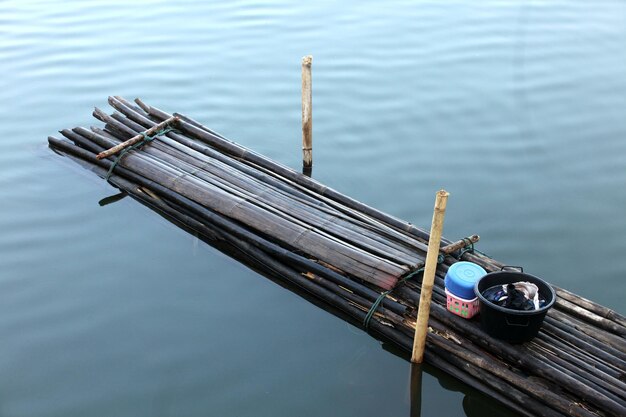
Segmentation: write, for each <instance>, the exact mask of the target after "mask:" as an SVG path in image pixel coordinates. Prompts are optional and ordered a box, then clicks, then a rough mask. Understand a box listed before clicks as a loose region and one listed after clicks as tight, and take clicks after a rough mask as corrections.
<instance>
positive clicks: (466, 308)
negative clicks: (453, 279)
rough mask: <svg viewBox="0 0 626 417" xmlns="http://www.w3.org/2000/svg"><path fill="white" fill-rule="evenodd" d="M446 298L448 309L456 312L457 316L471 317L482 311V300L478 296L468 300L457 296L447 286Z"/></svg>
mask: <svg viewBox="0 0 626 417" xmlns="http://www.w3.org/2000/svg"><path fill="white" fill-rule="evenodd" d="M446 299H447V303H446V304H447V307H448V311H450V312H451V313H453V314H456V315H457V316H461V317H463V318H464V319H471V318H472V317H474V316H475V315H476V314H478V312H479V311H480V302H479V301H478V297H475V298H473V299H471V300H466V299H464V298H461V297H457V296H456V295H454V294H452V293H451V292H450V291H448V289H447V288H446Z"/></svg>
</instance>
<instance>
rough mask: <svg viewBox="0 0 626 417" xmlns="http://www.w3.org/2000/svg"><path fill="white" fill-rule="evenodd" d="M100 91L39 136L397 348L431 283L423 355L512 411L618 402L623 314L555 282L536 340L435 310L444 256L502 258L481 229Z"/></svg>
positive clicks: (603, 407)
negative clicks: (371, 194) (377, 198)
mask: <svg viewBox="0 0 626 417" xmlns="http://www.w3.org/2000/svg"><path fill="white" fill-rule="evenodd" d="M109 104H110V105H111V106H112V107H113V108H114V109H115V111H114V112H112V114H108V113H106V112H104V111H102V110H99V109H96V110H95V111H94V116H95V117H96V118H97V119H98V120H100V121H102V122H103V123H104V125H103V126H102V127H92V128H90V129H88V128H82V127H76V128H74V129H64V130H62V131H61V134H62V135H63V136H64V137H65V139H57V138H54V137H49V138H48V141H49V144H50V147H51V148H52V149H53V150H54V151H56V152H58V153H60V154H62V155H66V156H68V157H70V158H71V159H73V160H75V161H77V162H79V163H81V164H83V165H85V166H86V167H88V168H89V169H91V170H92V171H94V172H95V173H97V174H98V175H99V176H101V177H103V178H105V177H106V178H108V180H109V182H110V183H111V184H112V185H114V186H115V187H117V188H119V189H120V190H121V191H124V192H125V193H127V194H128V195H130V196H132V197H133V198H134V199H136V200H138V201H139V202H141V203H142V204H145V205H147V206H148V207H150V208H151V209H153V210H155V211H156V212H158V213H159V214H161V215H163V216H165V217H166V218H167V219H169V220H171V221H172V222H174V223H175V224H177V225H179V226H181V227H183V228H185V229H186V230H188V231H191V232H193V233H194V234H195V235H197V236H200V237H201V238H202V239H203V240H205V241H206V242H208V243H210V244H212V245H215V246H216V247H218V248H220V250H223V251H225V252H226V253H229V254H230V255H231V256H233V257H234V258H236V259H238V260H241V261H242V262H244V263H246V264H247V265H249V266H250V267H252V268H254V269H255V270H257V271H261V272H262V273H264V274H265V275H266V276H268V277H270V278H271V279H273V280H275V281H277V282H280V283H281V284H283V285H285V286H286V287H287V288H289V289H290V290H292V291H294V292H296V293H298V294H301V295H302V296H303V297H305V298H306V299H308V300H311V301H312V302H314V303H316V304H317V305H319V306H321V307H323V308H326V309H328V310H329V311H331V312H333V313H334V314H337V315H338V316H339V317H341V318H343V319H345V320H348V321H349V322H351V323H353V324H355V325H357V326H363V327H364V328H365V324H364V323H367V324H368V325H367V329H368V331H369V332H370V334H372V335H373V336H375V337H377V338H379V339H381V340H384V341H387V342H390V343H393V344H394V345H396V346H397V347H398V348H400V349H401V350H402V351H404V352H405V353H406V354H407V359H408V357H409V356H408V355H409V354H410V352H411V350H412V347H413V335H414V333H415V328H416V322H417V317H418V312H417V309H416V305H417V301H418V300H419V299H420V297H421V295H422V293H423V292H424V291H426V290H427V288H428V290H429V291H431V303H430V309H429V315H428V320H427V327H426V329H427V331H426V332H425V351H424V361H425V362H427V363H429V364H431V365H433V366H435V367H437V368H439V369H441V370H443V371H445V372H446V373H448V374H450V375H452V376H453V377H455V378H457V379H459V380H460V381H462V382H464V383H465V384H467V385H468V386H471V387H472V388H474V389H476V390H478V391H480V392H482V393H483V394H485V395H487V396H489V397H491V398H493V399H494V400H496V401H498V402H500V403H502V404H504V405H505V406H506V407H508V408H510V409H511V410H513V411H515V412H517V413H518V414H520V415H523V416H548V417H557V416H560V417H563V416H578V417H602V416H623V415H626V318H624V316H623V315H621V314H619V313H618V312H616V311H614V310H611V309H609V308H607V307H604V306H601V305H599V304H597V303H594V302H593V301H591V300H587V299H584V298H582V297H580V296H578V295H576V294H573V293H571V292H569V291H567V290H565V289H561V288H556V287H555V289H556V292H557V295H558V297H557V301H556V303H555V305H554V307H553V308H552V309H551V310H550V311H549V312H548V315H547V317H546V319H545V321H544V323H543V326H542V328H541V330H540V332H539V334H538V335H537V337H536V338H535V339H533V340H532V341H531V342H527V343H524V344H521V345H513V344H509V343H507V342H503V341H501V340H497V339H494V338H492V337H491V336H489V335H488V334H486V333H485V332H484V331H483V330H482V329H481V327H480V325H479V322H478V321H477V320H476V319H472V320H465V319H463V318H461V317H458V316H456V315H453V314H451V313H450V312H448V311H447V309H446V294H445V290H444V277H445V274H446V271H447V270H448V268H449V267H450V266H451V265H453V264H454V263H455V262H458V261H460V260H467V261H472V262H475V263H477V264H478V265H480V266H482V267H483V268H484V269H485V270H487V271H488V272H491V271H497V270H499V269H500V268H501V267H502V266H503V265H502V263H500V262H498V261H497V260H495V259H492V258H490V257H488V256H486V255H484V254H482V253H480V252H478V251H476V252H472V250H471V249H472V246H471V244H472V243H475V242H476V241H478V236H472V237H470V238H466V239H462V240H459V241H458V242H452V241H450V240H447V239H445V238H443V237H441V238H439V237H438V236H436V235H435V233H433V236H432V239H430V238H431V236H430V233H429V232H428V231H426V230H423V229H420V228H418V227H415V226H413V225H411V224H409V223H407V222H404V221H402V220H399V219H397V218H395V217H393V216H390V215H388V214H385V213H383V212H381V211H379V210H376V209H374V208H372V207H369V206H367V205H365V204H363V203H361V202H358V201H356V200H354V199H352V198H350V197H348V196H346V195H344V194H342V193H340V192H338V191H336V190H333V189H332V188H329V187H327V186H325V185H323V184H320V183H318V182H317V181H315V180H313V179H311V178H309V177H307V176H305V175H302V174H301V173H299V172H297V171H294V170H291V169H289V168H287V167H285V166H283V165H280V164H278V163H276V162H274V161H272V160H270V159H268V158H266V157H264V156H263V155H259V154H257V153H255V152H253V151H251V150H249V149H246V148H244V147H242V146H240V145H238V144H236V143H234V142H231V141H229V140H227V139H225V138H224V137H223V136H222V135H220V134H218V133H216V132H214V131H212V130H211V129H209V128H208V127H206V126H203V125H202V124H201V123H199V122H197V121H195V120H193V119H191V118H189V117H187V116H185V115H182V114H174V115H171V114H169V113H166V112H164V111H162V110H159V109H157V108H155V107H152V106H150V105H148V104H146V103H144V102H142V101H141V100H136V102H134V103H133V102H130V101H127V100H125V99H123V98H122V97H110V98H109ZM174 125H175V127H176V131H168V132H163V134H162V135H161V136H160V137H159V140H158V141H151V142H149V143H146V144H145V145H143V147H142V148H141V149H139V150H137V151H135V152H129V153H127V154H126V156H125V157H124V158H121V159H120V158H118V160H117V161H113V160H111V159H107V156H110V155H113V154H114V153H115V152H119V151H120V150H122V149H124V148H125V147H127V146H132V144H133V143H138V142H139V141H141V140H142V139H143V138H145V137H146V136H151V135H154V134H155V133H157V132H159V131H161V129H163V128H165V127H167V126H170V127H171V126H174ZM109 170H111V175H110V176H109V175H108V174H109V172H108V171H109ZM440 208H441V207H440ZM429 240H431V241H432V242H429ZM429 243H432V244H433V245H434V246H436V250H435V252H434V254H435V255H440V256H443V262H442V263H432V262H431V263H430V265H429V268H428V269H429V272H430V273H432V282H430V281H427V280H426V278H425V277H424V278H423V279H424V281H422V275H421V274H417V273H416V265H423V264H424V262H425V261H426V257H427V249H428V246H429ZM439 249H440V250H439ZM426 263H427V264H428V262H426ZM409 274H412V275H409ZM409 276H410V277H411V278H407V277H409ZM381 294H382V295H381ZM233 302H235V301H233ZM368 313H369V314H368ZM366 317H367V318H368V320H367V321H365V319H366Z"/></svg>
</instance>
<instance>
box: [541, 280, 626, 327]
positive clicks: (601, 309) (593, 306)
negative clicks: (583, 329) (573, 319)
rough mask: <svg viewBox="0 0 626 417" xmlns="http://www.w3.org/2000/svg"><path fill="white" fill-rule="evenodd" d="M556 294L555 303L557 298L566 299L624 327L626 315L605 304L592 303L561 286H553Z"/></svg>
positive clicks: (625, 325)
mask: <svg viewBox="0 0 626 417" xmlns="http://www.w3.org/2000/svg"><path fill="white" fill-rule="evenodd" d="M553 287H554V290H555V291H556V295H557V297H558V298H557V303H559V300H561V299H562V300H567V301H569V302H570V303H572V304H576V305H577V306H579V307H582V308H584V309H585V310H588V311H590V312H592V313H595V314H597V315H598V316H600V317H604V318H605V319H609V320H612V321H614V322H615V323H617V324H619V325H620V326H622V327H626V317H624V316H622V315H621V314H619V313H618V312H616V311H614V310H611V309H610V308H607V307H605V306H602V305H600V304H597V303H594V302H593V301H590V300H587V299H586V298H583V297H581V296H579V295H576V294H573V293H571V292H570V291H567V290H565V289H563V288H559V287H556V286H553Z"/></svg>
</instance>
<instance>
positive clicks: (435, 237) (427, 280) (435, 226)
mask: <svg viewBox="0 0 626 417" xmlns="http://www.w3.org/2000/svg"><path fill="white" fill-rule="evenodd" d="M448 196H449V193H448V192H447V191H445V190H439V191H438V192H437V197H436V199H435V209H434V212H433V221H432V225H431V227H430V239H429V241H428V253H427V254H426V266H425V268H424V277H423V279H422V291H421V294H420V303H419V310H418V312H417V323H416V326H415V339H413V354H412V355H411V362H413V363H422V361H423V359H424V347H425V345H426V333H427V332H428V315H429V313H430V298H431V296H432V291H433V284H434V281H435V271H436V269H437V258H438V257H439V245H440V242H441V234H442V231H443V220H444V217H445V215H446V205H447V203H448Z"/></svg>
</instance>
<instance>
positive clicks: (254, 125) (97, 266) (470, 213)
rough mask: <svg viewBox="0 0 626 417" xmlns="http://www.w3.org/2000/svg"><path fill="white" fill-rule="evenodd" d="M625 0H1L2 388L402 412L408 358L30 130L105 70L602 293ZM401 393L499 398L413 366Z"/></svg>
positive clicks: (15, 394) (612, 229)
mask: <svg viewBox="0 0 626 417" xmlns="http://www.w3.org/2000/svg"><path fill="white" fill-rule="evenodd" d="M625 39H626V3H625V2H623V1H610V0H609V1H603V2H583V1H552V2H514V1H499V2H480V3H479V4H472V2H445V5H444V4H440V2H412V1H411V2H409V1H405V2H403V1H389V2H362V1H343V2H337V3H334V2H309V3H302V2H300V3H289V2H282V1H277V0H268V1H230V2H192V1H187V2H183V1H181V2H171V1H169V2H166V1H136V2H129V1H107V2H105V1H89V2H84V1H81V2H79V1H69V0H68V1H63V2H51V1H24V0H20V1H16V0H8V1H7V0H5V1H3V2H0V62H1V64H2V65H0V75H1V77H0V79H1V80H2V81H0V87H1V88H0V106H1V107H0V109H1V113H0V114H1V116H0V121H1V122H2V124H1V126H2V129H3V135H2V138H1V139H0V196H1V197H2V203H0V300H1V302H0V340H1V341H2V342H1V343H0V414H1V415H6V416H38V417H40V416H72V415H76V416H79V415H80V416H86V415H88V416H100V415H102V416H104V415H117V416H134V417H136V416H158V415H188V416H206V415H222V416H238V417H241V416H265V415H267V416H272V415H298V416H309V415H310V416H318V415H329V416H353V415H360V416H390V415H396V416H397V415H409V412H410V397H411V395H410V392H409V377H410V375H409V366H408V363H407V362H406V361H405V360H404V359H402V358H399V357H398V356H396V355H394V354H393V353H391V352H388V351H387V350H385V349H383V348H381V345H380V343H379V342H377V341H375V340H374V339H372V338H371V337H370V336H368V335H366V334H365V333H363V332H362V331H360V330H358V329H356V328H354V327H352V326H351V325H349V324H346V323H345V322H343V321H341V320H339V319H337V318H336V317H334V316H332V315H330V314H328V313H327V312H325V311H323V310H320V309H318V308H317V307H315V306H313V305H312V304H310V303H308V302H307V301H305V300H303V299H301V298H300V297H298V296H296V295H294V294H292V293H290V292H289V291H287V290H285V289H283V288H281V287H280V286H278V285H276V284H274V283H272V282H271V281H269V280H267V279H265V278H263V277H262V276H260V275H258V274H257V273H255V272H253V271H251V270H249V269H247V268H246V267H244V266H242V265H241V264H239V263H237V262H236V261H233V260H232V259H230V258H228V257H227V256H225V255H223V254H221V253H220V252H218V251H217V250H215V249H213V248H211V247H209V246H207V245H205V244H203V243H201V242H198V241H197V240H196V239H194V238H193V237H192V236H190V235H188V234H186V233H185V232H183V231H181V230H178V229H177V228H175V227H174V226H172V225H171V224H169V223H168V222H166V221H165V220H163V219H161V218H160V217H159V216H157V215H155V214H154V213H152V212H150V211H149V210H148V209H146V208H144V207H142V206H141V205H139V204H137V203H136V202H134V201H131V200H129V199H124V200H122V201H120V202H118V203H116V204H113V205H109V206H106V207H99V206H98V201H99V200H100V199H102V198H103V197H106V196H108V195H110V194H114V190H113V189H112V188H111V187H110V186H108V185H107V184H105V183H104V182H103V181H101V180H100V179H98V178H96V177H95V176H94V175H93V174H91V173H89V172H86V171H84V170H83V169H81V168H80V167H78V166H76V165H74V164H72V163H69V162H67V161H65V160H63V159H62V158H59V157H58V156H56V155H54V154H52V153H51V152H50V151H49V150H48V149H47V148H46V137H47V136H48V135H50V134H54V133H55V132H56V131H57V130H58V129H62V128H66V127H73V126H77V125H83V126H89V125H91V124H96V121H95V120H94V119H93V118H92V117H91V115H90V113H91V109H92V108H93V107H94V106H99V107H106V97H107V96H108V95H113V94H119V95H123V96H125V97H128V98H133V97H136V96H139V97H142V98H143V99H145V100H146V101H147V102H148V103H150V104H153V105H155V106H157V107H161V108H164V109H166V110H169V111H179V112H182V113H186V114H189V115H190V116H193V117H194V118H196V119H198V120H201V121H203V122H204V123H205V124H206V125H208V126H210V127H211V128H213V129H215V130H217V131H219V132H221V133H223V134H225V135H226V136H228V137H230V138H232V139H234V140H236V141H238V142H240V143H242V144H243V145H246V146H248V147H250V148H252V149H254V150H256V151H258V152H261V153H263V154H266V155H268V156H269V157H271V158H274V159H276V160H278V161H280V162H282V163H284V164H286V165H289V166H292V167H294V168H298V167H299V164H300V146H301V145H300V91H299V89H300V58H301V57H302V56H303V55H306V54H312V55H313V56H314V62H313V88H314V96H313V100H314V103H313V106H314V128H313V129H314V144H315V145H314V146H315V155H314V157H315V167H314V172H313V174H314V177H315V178H317V179H319V180H320V181H322V182H324V183H326V184H328V185H330V186H332V187H333V188H335V189H338V190H341V191H343V192H345V193H346V194H348V195H351V196H353V197H355V198H357V199H360V200H361V201H364V202H366V203H367V204H369V205H371V206H374V207H377V208H380V209H382V210H384V211H386V212H389V213H391V214H393V215H395V216H398V217H400V218H403V219H406V220H408V221H411V222H413V223H415V224H418V225H424V226H427V225H428V224H429V223H430V217H431V210H432V205H433V201H434V194H435V191H436V190H438V189H439V188H442V187H443V188H446V189H447V190H448V191H449V192H450V193H451V197H450V201H449V204H448V213H447V218H446V225H445V231H444V233H445V235H446V236H447V237H449V238H460V237H462V236H467V235H470V234H474V233H478V234H480V235H481V237H482V239H481V243H480V245H479V248H480V249H481V250H483V251H485V252H487V253H489V254H490V255H492V256H494V257H495V258H497V259H499V260H502V261H504V262H506V263H509V264H513V265H523V266H524V267H525V270H526V271H527V272H529V273H532V274H535V275H538V276H541V277H544V278H546V279H548V280H549V281H551V282H553V283H555V284H557V285H559V286H562V287H566V288H568V289H570V290H572V291H574V292H576V293H578V294H581V295H583V296H585V297H587V298H590V299H593V300H595V301H598V302H600V303H602V304H604V305H607V306H609V307H612V308H615V309H617V310H618V311H620V312H621V313H622V314H623V313H625V311H624V307H623V300H624V295H625V293H626V281H625V280H624V275H625V273H626V257H625V256H624V253H626V240H625V239H624V236H626V217H625V212H624V210H625V207H626V169H624V168H625V167H624V165H625V162H624V161H626V158H625V154H626V117H624V109H626V77H624V74H625V73H626V42H624V40H625ZM422 397H423V398H425V399H427V401H424V404H422V415H423V416H440V415H446V416H465V415H469V416H477V415H488V414H489V413H492V414H495V413H500V412H501V410H500V409H497V408H496V410H497V411H493V408H494V407H497V405H495V404H493V403H492V402H489V401H486V400H485V399H484V398H481V397H480V396H476V395H475V393H472V392H471V390H468V389H467V387H464V386H463V385H460V384H458V383H456V382H455V381H454V380H452V379H450V378H446V377H445V376H442V375H440V374H439V373H436V372H433V371H432V370H431V373H428V374H425V375H424V382H423V387H422Z"/></svg>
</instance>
